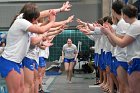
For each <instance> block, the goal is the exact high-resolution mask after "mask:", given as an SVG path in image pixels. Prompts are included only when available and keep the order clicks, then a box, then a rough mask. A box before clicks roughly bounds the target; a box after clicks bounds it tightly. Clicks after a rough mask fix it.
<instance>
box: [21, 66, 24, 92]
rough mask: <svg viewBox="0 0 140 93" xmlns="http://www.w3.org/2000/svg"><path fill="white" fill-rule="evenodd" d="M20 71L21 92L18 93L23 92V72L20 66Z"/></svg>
mask: <svg viewBox="0 0 140 93" xmlns="http://www.w3.org/2000/svg"><path fill="white" fill-rule="evenodd" d="M20 71H21V84H20V87H21V90H22V91H21V92H20V93H23V92H24V72H23V69H22V68H20Z"/></svg>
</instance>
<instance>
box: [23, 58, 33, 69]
mask: <svg viewBox="0 0 140 93" xmlns="http://www.w3.org/2000/svg"><path fill="white" fill-rule="evenodd" d="M22 63H23V66H25V67H26V68H28V69H30V70H31V71H34V69H35V60H34V59H30V58H27V57H24V59H23V60H22Z"/></svg>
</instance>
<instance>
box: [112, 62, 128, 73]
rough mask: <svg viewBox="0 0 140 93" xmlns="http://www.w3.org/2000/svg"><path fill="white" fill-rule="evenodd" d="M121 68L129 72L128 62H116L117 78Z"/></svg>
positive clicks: (115, 71)
mask: <svg viewBox="0 0 140 93" xmlns="http://www.w3.org/2000/svg"><path fill="white" fill-rule="evenodd" d="M119 66H121V67H122V68H123V69H125V70H126V71H127V70H128V63H127V62H123V61H117V60H116V62H114V75H115V76H117V68H118V67H119Z"/></svg>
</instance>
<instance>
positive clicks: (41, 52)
mask: <svg viewBox="0 0 140 93" xmlns="http://www.w3.org/2000/svg"><path fill="white" fill-rule="evenodd" d="M49 54H50V53H49V47H46V48H45V50H43V49H39V57H44V58H49Z"/></svg>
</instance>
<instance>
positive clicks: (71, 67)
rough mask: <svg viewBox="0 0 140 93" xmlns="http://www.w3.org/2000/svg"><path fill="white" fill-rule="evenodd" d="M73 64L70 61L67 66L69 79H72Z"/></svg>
mask: <svg viewBox="0 0 140 93" xmlns="http://www.w3.org/2000/svg"><path fill="white" fill-rule="evenodd" d="M73 66H74V62H70V66H69V81H71V79H72V74H73Z"/></svg>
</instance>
